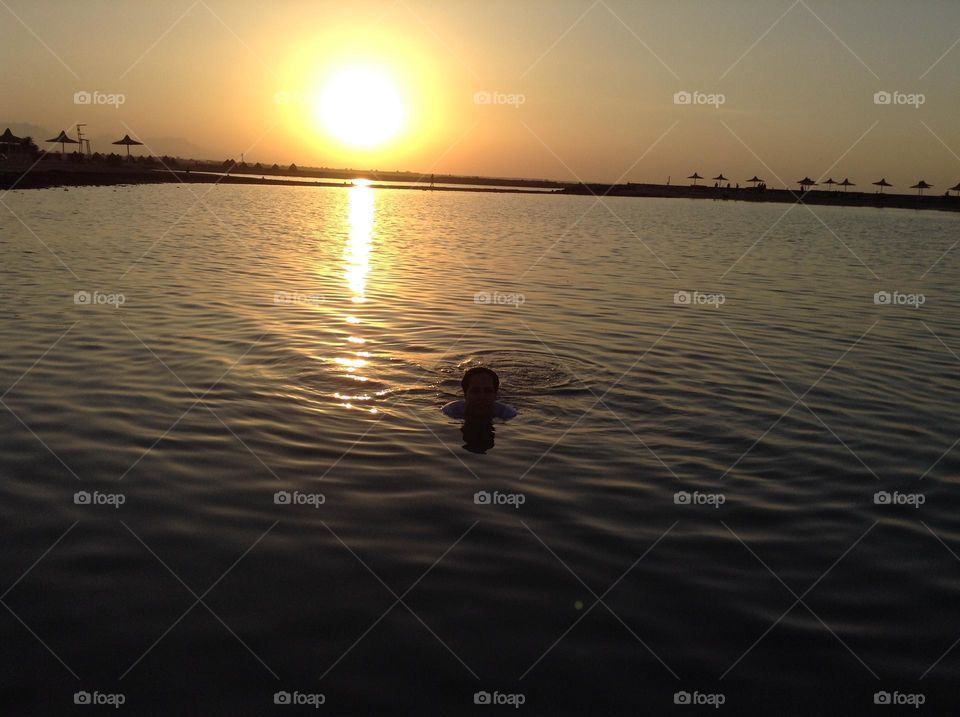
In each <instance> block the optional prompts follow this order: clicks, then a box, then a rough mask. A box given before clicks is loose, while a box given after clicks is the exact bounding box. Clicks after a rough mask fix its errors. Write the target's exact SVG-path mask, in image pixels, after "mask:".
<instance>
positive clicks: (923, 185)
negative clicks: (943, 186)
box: [910, 179, 933, 197]
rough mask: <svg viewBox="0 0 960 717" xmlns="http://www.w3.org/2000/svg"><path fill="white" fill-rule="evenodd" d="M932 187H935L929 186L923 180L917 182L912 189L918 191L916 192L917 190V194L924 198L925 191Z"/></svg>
mask: <svg viewBox="0 0 960 717" xmlns="http://www.w3.org/2000/svg"><path fill="white" fill-rule="evenodd" d="M932 186H933V185H932V184H927V183H926V182H924V181H923V180H922V179H921V180H920V181H919V182H917V183H916V184H914V185H913V186H912V187H910V189H916V190H917V194H919V195H920V196H921V197H922V196H923V190H924V189H930V187H932Z"/></svg>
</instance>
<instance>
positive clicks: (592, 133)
mask: <svg viewBox="0 0 960 717" xmlns="http://www.w3.org/2000/svg"><path fill="white" fill-rule="evenodd" d="M958 39H960V3H958V2H955V1H946V0H945V1H943V2H935V1H932V0H931V1H927V2H924V1H920V2H906V1H901V0H844V1H843V2H839V3H838V2H823V1H821V0H798V1H797V2H793V0H757V1H751V0H741V1H735V0H729V1H727V2H721V1H717V2H704V1H701V2H682V1H680V2H676V1H666V0H664V1H662V2H660V1H656V2H654V1H650V2H641V1H639V0H634V1H631V2H622V1H619V0H603V1H598V2H592V0H509V1H505V2H499V1H496V0H493V1H491V0H486V1H484V2H477V1H476V0H469V1H468V2H458V1H456V0H443V1H440V0H437V1H436V2H422V0H397V1H396V2H394V1H393V0H388V1H386V2H355V1H349V2H348V1H345V0H337V1H336V2H326V1H325V0H316V1H314V2H292V1H290V2H288V1H285V0H272V1H271V2H253V1H250V2H247V1H246V0H229V1H227V0H203V1H199V2H193V0H165V1H164V2H152V1H150V0H142V1H137V2H133V1H132V0H131V1H129V2H127V1H114V2H107V1H99V0H64V1H63V2H52V1H49V0H48V1H44V0H2V2H0V57H2V60H3V65H2V66H3V68H4V72H3V73H2V78H0V126H6V125H7V124H11V126H13V128H14V130H15V131H16V130H17V127H18V126H19V127H21V128H22V127H24V126H25V125H34V126H36V127H37V128H38V129H36V130H35V131H36V132H40V131H41V130H40V129H39V128H43V130H42V131H49V132H51V133H52V134H50V135H49V136H53V134H55V133H57V132H59V130H60V129H61V128H69V127H71V126H72V125H74V124H75V123H77V122H86V123H87V125H88V126H87V128H86V130H85V131H86V133H88V134H89V135H90V136H91V137H93V143H94V147H93V149H94V150H101V151H102V150H107V149H109V147H108V146H107V144H106V139H107V138H108V137H109V138H119V137H120V136H122V135H123V134H125V133H128V132H129V133H130V134H132V135H135V136H139V137H140V138H141V139H144V140H146V141H147V143H148V144H149V145H150V148H151V149H153V150H154V151H155V152H156V153H159V154H162V153H176V154H188V155H194V156H201V157H209V158H217V159H223V158H226V157H235V158H237V159H239V158H240V154H241V153H244V154H245V157H246V159H247V161H248V162H255V161H263V162H270V163H272V162H275V161H276V162H280V163H283V164H287V163H290V162H296V163H298V164H301V165H323V166H350V167H358V168H380V169H410V170H418V171H424V172H430V171H433V172H453V173H459V174H483V175H501V176H523V177H551V178H559V179H582V180H584V181H613V180H617V179H621V178H622V179H623V180H624V181H627V180H630V181H638V182H643V181H653V182H662V181H666V179H667V177H668V176H671V177H672V181H673V182H675V183H677V182H686V180H685V179H683V178H684V177H686V176H687V175H688V174H690V173H691V172H693V171H695V170H696V171H698V172H699V173H700V174H701V175H704V176H707V177H712V176H714V175H715V174H718V173H719V172H723V173H724V174H725V175H726V176H727V177H730V178H732V179H733V180H734V181H738V180H739V181H741V182H742V181H743V180H745V179H746V178H748V177H750V176H751V175H753V174H758V175H759V176H761V177H764V178H765V179H767V180H768V182H769V183H770V184H771V185H772V186H780V184H781V182H780V181H779V180H778V177H779V178H780V179H782V180H783V181H785V182H790V183H792V182H793V181H794V180H796V179H799V178H800V177H802V176H804V175H809V176H811V177H813V178H814V179H817V178H820V177H822V176H825V173H827V174H830V175H832V176H833V177H834V178H835V179H841V178H843V177H844V176H849V177H851V179H852V181H854V182H857V183H858V185H861V186H862V185H864V184H868V183H869V182H871V181H874V180H876V179H878V178H879V177H880V176H881V175H882V176H885V177H886V178H887V179H888V181H890V182H892V183H893V184H894V185H896V188H897V189H899V190H906V187H907V186H908V185H910V184H913V183H915V182H916V181H917V180H918V179H920V178H923V179H925V180H926V181H928V182H931V183H933V184H934V185H936V191H943V190H944V189H945V188H946V187H948V186H952V185H954V184H956V183H957V182H958V181H960V122H958V121H957V117H958V116H960V92H958V80H960V43H958ZM370 63H372V65H373V66H376V67H381V68H386V70H385V71H386V74H387V75H388V77H389V82H390V83H391V86H393V87H394V89H395V90H396V93H397V95H398V96H399V97H400V99H401V100H402V102H403V106H404V113H405V117H406V119H405V122H404V127H403V129H402V130H401V131H400V134H399V135H397V137H396V138H395V139H394V140H393V141H390V142H387V143H386V144H384V145H383V146H381V147H379V148H376V149H373V150H355V149H350V148H347V147H345V146H344V145H343V143H341V142H339V141H337V140H336V139H334V138H332V137H331V136H330V135H329V134H328V133H327V131H326V130H325V129H324V126H323V124H322V122H321V121H320V120H318V119H317V117H316V116H315V115H316V113H315V111H314V107H313V101H314V99H315V97H316V95H317V94H318V93H319V91H320V89H321V88H322V87H323V86H324V82H325V78H327V77H328V76H329V74H330V72H331V71H332V70H333V69H335V68H338V67H339V68H342V67H349V66H351V64H353V65H358V64H359V65H364V66H366V65H368V64H370ZM878 91H885V92H889V93H891V98H892V101H891V103H890V104H877V103H876V102H875V93H877V92H878ZM76 92H91V93H92V92H100V93H104V94H107V95H109V94H122V95H123V100H124V101H123V104H122V105H119V106H113V105H109V104H106V105H94V104H86V105H85V104H75V101H74V93H76ZM484 92H486V93H500V94H486V95H485V94H480V95H478V94H477V93H484ZM677 92H689V93H691V99H692V102H691V103H690V104H676V103H675V99H674V97H675V93H677ZM278 93H286V94H281V95H280V96H279V100H280V102H279V103H278ZM692 93H702V94H700V95H694V94H692ZM893 93H902V94H899V95H895V94H893ZM710 95H714V97H710ZM721 95H722V97H720V96H721ZM681 97H686V96H685V95H682V96H681ZM478 98H479V103H478V101H477V100H478ZM486 99H491V100H492V101H491V102H490V103H484V101H485V100H486ZM711 100H712V101H714V103H713V104H709V102H710V101H711ZM721 100H722V103H721ZM921 101H922V104H920V102H921ZM521 102H522V103H521ZM697 102H705V103H706V104H697ZM71 134H74V133H73V132H71ZM39 139H47V137H41V138H39ZM43 146H47V145H43ZM641 157H642V158H641ZM638 160H639V161H638Z"/></svg>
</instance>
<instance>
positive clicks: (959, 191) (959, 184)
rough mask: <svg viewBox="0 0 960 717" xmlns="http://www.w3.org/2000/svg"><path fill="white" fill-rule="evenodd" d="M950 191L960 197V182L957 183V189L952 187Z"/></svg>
mask: <svg viewBox="0 0 960 717" xmlns="http://www.w3.org/2000/svg"><path fill="white" fill-rule="evenodd" d="M950 191H951V192H956V193H957V194H958V195H960V182H957V186H955V187H950Z"/></svg>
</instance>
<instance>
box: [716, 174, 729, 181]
mask: <svg viewBox="0 0 960 717" xmlns="http://www.w3.org/2000/svg"><path fill="white" fill-rule="evenodd" d="M713 181H714V182H729V181H730V180H729V179H727V178H726V177H724V176H723V172H720V174H718V175H717V176H716V177H714V178H713Z"/></svg>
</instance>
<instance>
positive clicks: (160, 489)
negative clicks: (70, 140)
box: [0, 186, 960, 715]
mask: <svg viewBox="0 0 960 717" xmlns="http://www.w3.org/2000/svg"><path fill="white" fill-rule="evenodd" d="M208 189H210V188H208V187H176V186H143V187H123V188H85V189H71V190H70V191H69V192H65V191H62V190H43V191H29V192H14V193H11V194H8V195H5V196H3V198H2V199H3V202H4V203H5V204H6V205H8V208H4V207H0V256H2V263H0V305H2V314H0V346H2V351H0V395H2V401H3V403H2V405H0V480H2V482H0V491H2V492H0V525H2V529H0V540H2V548H3V549H2V551H0V595H2V606H3V607H4V608H5V609H3V610H0V644H2V650H0V652H2V657H0V699H2V703H3V705H4V707H3V710H2V711H3V713H4V714H17V715H19V714H65V713H70V712H71V711H73V710H76V711H77V713H78V714H94V713H110V714H115V713H117V712H116V710H113V709H112V708H109V707H102V708H100V709H99V710H98V709H97V708H94V707H89V706H82V707H76V708H75V707H74V695H75V693H77V692H78V691H82V692H89V693H90V694H91V700H92V701H96V700H98V699H99V700H105V699H110V697H109V696H110V695H117V694H120V695H123V699H124V700H125V704H124V706H123V710H125V711H127V712H131V713H134V714H230V715H256V714H271V713H276V714H292V713H293V712H294V711H301V712H302V711H304V710H307V709H310V707H309V706H303V707H300V708H295V707H288V706H283V705H275V704H274V699H275V694H276V693H277V692H289V693H291V700H297V699H301V700H303V699H312V698H309V697H304V695H320V694H322V695H323V699H324V700H325V702H324V704H323V705H322V706H321V707H320V708H319V712H326V713H331V714H450V715H454V714H469V713H472V712H474V711H476V712H477V713H478V714H487V713H490V712H491V711H498V710H499V711H502V710H510V709H512V708H511V707H510V706H501V707H493V706H476V707H475V706H474V699H475V693H477V692H482V691H486V692H489V693H491V695H493V693H495V692H496V693H498V694H497V695H495V696H492V697H491V699H492V700H497V699H500V700H503V699H508V697H505V696H509V695H522V698H513V697H510V698H509V699H522V700H523V702H524V704H523V706H522V708H521V713H527V714H560V713H569V714H576V713H579V714H640V713H645V712H652V713H659V712H669V711H677V712H678V713H681V714H686V713H692V711H694V709H695V708H692V707H688V706H684V705H675V702H676V701H678V700H679V701H681V702H682V701H683V700H684V699H686V697H685V694H687V693H689V695H690V699H691V701H696V700H714V701H716V700H717V699H720V698H718V697H716V696H717V695H720V696H722V700H723V702H724V704H723V709H724V710H726V711H727V712H730V711H733V712H734V713H736V714H743V713H751V712H763V713H766V714H793V713H798V714H799V713H805V714H811V713H817V712H819V713H838V714H839V713H851V712H858V711H860V712H862V711H866V710H872V709H874V700H875V694H877V693H878V692H879V693H881V696H880V699H883V694H884V693H889V694H890V698H891V700H898V699H900V700H903V699H907V698H908V697H909V695H915V694H921V695H923V699H925V705H924V708H925V709H927V710H928V711H933V712H935V713H940V714H948V713H951V712H955V711H956V710H957V709H958V707H960V695H958V694H957V692H956V688H955V684H956V675H957V669H958V667H960V648H957V649H952V648H953V647H954V646H955V645H956V644H957V640H958V638H960V610H958V604H960V602H958V587H960V557H958V555H960V519H958V509H960V500H958V487H957V481H958V477H957V476H958V469H960V461H958V452H957V449H955V444H956V442H957V441H958V438H960V412H958V411H957V409H956V402H957V396H958V381H957V370H958V368H960V356H958V354H960V297H958V294H957V287H958V279H960V249H953V245H954V243H955V242H956V241H957V239H958V237H960V234H958V230H960V223H958V219H957V218H956V217H953V216H949V215H940V214H938V213H933V212H931V213H919V212H909V211H901V210H873V209H852V208H842V209H839V208H827V207H816V208H814V209H815V211H816V214H814V213H813V212H811V211H810V210H808V209H807V208H805V207H803V206H800V207H794V208H792V209H789V211H788V208H787V207H784V206H783V205H753V204H750V205H741V204H737V203H719V202H708V201H690V200H647V199H645V200H639V199H622V198H621V199H616V198H611V199H606V200H604V201H603V203H599V204H598V203H597V202H596V200H594V199H593V198H592V197H544V196H524V195H490V194H468V193H446V192H444V193H429V192H409V191H408V192H404V191H392V190H371V189H369V188H366V187H355V188H352V189H344V190H339V189H329V190H328V189H313V188H293V187H280V188H273V187H239V186H237V187H214V188H212V189H210V191H209V194H204V192H206V191H208ZM785 212H787V213H786V214H784V213H785ZM883 291H885V292H890V294H891V295H892V294H893V292H899V294H898V295H897V296H896V297H895V298H894V299H893V301H892V302H891V303H889V304H886V303H875V298H874V295H875V293H876V292H883ZM77 292H87V293H86V294H83V293H81V294H77ZM677 292H691V293H688V294H683V293H681V294H680V295H679V296H677ZM692 292H700V293H699V294H697V295H694V294H693V293H692ZM918 294H922V305H919V306H913V305H910V303H909V302H913V303H916V304H919V303H920V301H921V299H919V298H916V296H915V295H918ZM711 295H716V296H713V297H711ZM903 296H906V298H902V297H903ZM911 296H913V297H914V298H911ZM687 298H690V301H689V302H687V301H686V300H687ZM883 298H884V297H882V296H881V297H880V300H881V301H882V300H883ZM88 299H89V301H88ZM914 299H916V301H914ZM711 301H712V302H713V305H711V304H710V303H698V302H711ZM897 301H903V302H908V303H901V304H897V303H896V302H897ZM75 302H80V303H75ZM100 302H103V303H100ZM111 302H112V303H111ZM121 302H122V303H121ZM677 302H679V303H677ZM721 302H722V303H721ZM117 304H119V305H117ZM480 363H483V364H488V365H491V366H493V367H494V368H496V369H497V370H498V371H499V372H500V375H501V379H502V381H503V386H502V394H503V400H505V401H507V402H509V403H511V404H513V405H514V406H516V407H517V408H518V409H519V411H520V415H519V416H518V417H517V418H516V419H514V420H513V421H511V422H509V423H507V424H500V425H497V426H496V432H495V446H494V447H493V448H492V449H490V450H488V451H487V452H486V453H485V454H476V453H471V452H468V451H466V450H465V449H464V448H463V446H462V444H463V437H462V435H461V433H460V430H459V425H458V423H457V422H455V421H451V420H449V419H446V418H445V417H444V416H442V415H441V414H440V412H439V411H438V408H439V406H441V405H442V404H443V403H446V402H447V401H449V400H452V399H453V398H456V397H457V395H458V391H459V376H460V374H461V373H462V371H463V370H464V368H466V367H468V366H470V365H475V364H480ZM80 491H86V492H87V493H88V494H90V495H91V503H89V504H87V503H83V502H79V503H78V502H77V501H78V500H80V501H82V500H83V496H82V495H81V496H80V497H75V496H76V495H77V493H78V492H80ZM278 491H285V492H286V494H283V493H281V494H280V495H281V498H279V499H278V498H276V497H275V496H276V495H277V492H278ZM477 491H486V492H488V493H490V494H491V495H493V496H494V497H493V499H492V501H491V504H485V503H483V502H479V503H478V502H477V500H476V499H475V493H476V492H477ZM494 492H496V494H495V495H494ZM878 492H881V494H880V497H879V498H877V497H876V494H877V493H878ZM518 494H519V496H520V497H517V495H518ZM285 495H290V496H291V501H290V503H285V502H277V500H281V501H282V500H283V498H284V497H285ZM887 495H889V496H892V498H891V504H887V503H884V502H883V501H884V500H885V498H886V496H887ZM687 498H689V503H687V502H685V501H686V499H687ZM120 500H122V501H123V503H122V505H119V507H117V506H116V505H111V504H110V503H109V502H107V503H103V502H101V503H99V504H96V503H97V501H113V502H119V501H120ZM321 500H322V501H323V502H322V503H321ZM497 500H501V501H506V500H509V501H511V502H506V503H501V504H495V503H496V501H497ZM521 500H522V504H521V505H519V507H517V506H516V504H517V503H518V502H519V501H521ZM878 501H879V502H878ZM897 501H903V502H902V504H899V505H897V504H892V503H896V502H897ZM921 503H922V504H921ZM918 504H919V505H918ZM294 693H299V694H296V695H295V694H294ZM317 699H318V700H319V698H317ZM311 712H313V713H317V712H318V710H311Z"/></svg>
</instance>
